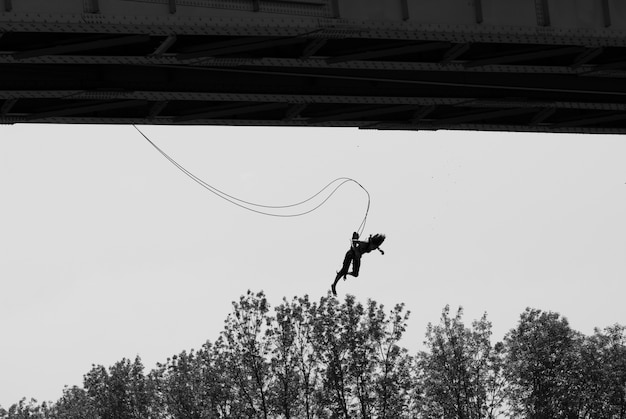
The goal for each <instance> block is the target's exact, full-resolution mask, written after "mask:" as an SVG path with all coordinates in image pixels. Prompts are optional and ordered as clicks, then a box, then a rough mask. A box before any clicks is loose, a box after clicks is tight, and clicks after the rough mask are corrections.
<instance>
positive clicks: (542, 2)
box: [535, 0, 550, 26]
mask: <svg viewBox="0 0 626 419" xmlns="http://www.w3.org/2000/svg"><path fill="white" fill-rule="evenodd" d="M535 14H536V16H537V25H539V26H550V9H549V8H548V0H535Z"/></svg>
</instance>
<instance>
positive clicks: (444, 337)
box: [419, 306, 503, 419]
mask: <svg viewBox="0 0 626 419" xmlns="http://www.w3.org/2000/svg"><path fill="white" fill-rule="evenodd" d="M462 315H463V309H462V308H459V309H458V311H457V314H456V316H455V317H454V318H451V317H450V307H449V306H446V307H445V308H444V310H443V311H442V314H441V322H440V324H439V325H436V326H434V325H432V324H429V325H428V328H427V332H426V341H425V345H426V347H427V348H428V349H429V352H421V353H420V354H419V367H420V368H419V369H420V372H421V377H420V382H421V387H422V392H423V400H422V406H421V410H422V414H423V415H424V417H436V418H439V417H446V418H459V419H475V418H485V417H494V415H495V414H496V412H497V410H498V408H499V407H500V405H501V404H502V381H503V380H502V379H501V378H500V377H501V371H500V364H499V362H498V360H499V359H500V358H499V356H498V350H496V349H495V348H493V347H492V346H491V341H490V338H491V323H490V322H489V321H487V317H486V314H485V315H483V317H482V318H481V319H480V320H479V321H475V322H473V324H472V329H469V328H466V327H465V325H464V324H463V321H462ZM497 348H498V349H500V346H498V347H497Z"/></svg>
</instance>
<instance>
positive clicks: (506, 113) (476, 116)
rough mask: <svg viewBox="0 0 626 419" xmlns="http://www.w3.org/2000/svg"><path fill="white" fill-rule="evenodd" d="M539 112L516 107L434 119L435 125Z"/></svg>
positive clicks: (533, 109)
mask: <svg viewBox="0 0 626 419" xmlns="http://www.w3.org/2000/svg"><path fill="white" fill-rule="evenodd" d="M534 112H537V109H535V108H515V109H500V110H497V111H487V112H484V111H483V112H470V113H466V114H463V115H458V116H453V117H449V118H442V119H437V120H435V121H433V124H434V125H447V124H460V123H465V122H474V121H483V120H487V119H495V118H503V117H507V116H518V115H524V114H528V113H534Z"/></svg>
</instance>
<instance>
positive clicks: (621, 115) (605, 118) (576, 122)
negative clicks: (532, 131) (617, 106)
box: [550, 112, 626, 128]
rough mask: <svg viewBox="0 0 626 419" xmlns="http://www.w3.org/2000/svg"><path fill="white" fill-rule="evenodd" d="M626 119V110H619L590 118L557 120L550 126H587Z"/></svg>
mask: <svg viewBox="0 0 626 419" xmlns="http://www.w3.org/2000/svg"><path fill="white" fill-rule="evenodd" d="M625 119H626V112H618V113H611V114H608V115H601V116H594V117H589V118H577V119H573V120H571V121H563V122H557V123H555V124H551V125H550V127H554V128H565V127H581V126H586V125H593V124H602V123H606V122H616V121H623V120H625Z"/></svg>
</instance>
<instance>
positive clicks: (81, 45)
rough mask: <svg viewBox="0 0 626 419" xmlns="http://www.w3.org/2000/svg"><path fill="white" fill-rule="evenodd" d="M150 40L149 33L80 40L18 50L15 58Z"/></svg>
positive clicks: (65, 52) (20, 58)
mask: <svg viewBox="0 0 626 419" xmlns="http://www.w3.org/2000/svg"><path fill="white" fill-rule="evenodd" d="M148 41H150V37H149V36H148V35H130V36H122V37H117V38H111V39H102V40H98V41H88V42H79V43H76V44H69V45H56V46H52V47H47V48H38V49H31V50H27V51H21V52H16V53H14V54H13V58H14V59H16V60H23V59H26V58H33V57H40V56H42V55H56V54H68V53H72V52H80V51H91V50H95V49H102V48H112V47H119V46H124V45H131V44H141V43H145V42H148Z"/></svg>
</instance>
